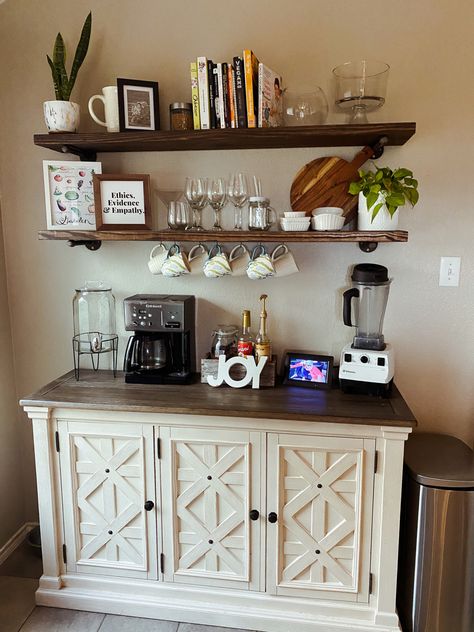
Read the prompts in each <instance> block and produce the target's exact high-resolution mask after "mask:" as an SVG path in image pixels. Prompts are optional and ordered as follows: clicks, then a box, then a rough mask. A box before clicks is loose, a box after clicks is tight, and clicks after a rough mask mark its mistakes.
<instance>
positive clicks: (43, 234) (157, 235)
mask: <svg viewBox="0 0 474 632" xmlns="http://www.w3.org/2000/svg"><path fill="white" fill-rule="evenodd" d="M38 236H39V239H52V240H68V241H72V242H74V241H81V242H82V241H89V242H90V241H167V242H169V241H177V242H183V241H187V242H189V241H192V242H196V243H198V242H200V241H201V242H214V241H219V242H221V243H224V242H236V243H239V242H241V241H242V242H253V243H255V242H256V243H259V242H277V241H282V242H288V243H289V242H299V243H303V244H306V243H314V242H331V243H332V242H337V243H344V242H346V243H354V242H358V243H361V242H369V243H391V242H404V241H408V232H406V231H404V230H395V231H385V232H384V231H358V230H351V231H349V230H335V231H313V230H311V231H305V232H300V231H294V232H293V231H291V232H290V231H288V232H286V231H268V232H267V231H265V232H258V231H221V232H216V231H212V230H206V231H202V232H190V231H173V230H161V231H145V230H140V231H138V230H135V231H122V230H121V231H118V230H117V231H89V230H82V231H81V230H74V231H72V230H71V231H66V230H42V231H40V232H39V233H38Z"/></svg>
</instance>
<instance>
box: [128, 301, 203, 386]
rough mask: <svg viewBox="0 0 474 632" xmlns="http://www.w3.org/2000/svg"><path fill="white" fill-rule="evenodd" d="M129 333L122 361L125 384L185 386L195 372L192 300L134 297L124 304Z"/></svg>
mask: <svg viewBox="0 0 474 632" xmlns="http://www.w3.org/2000/svg"><path fill="white" fill-rule="evenodd" d="M124 311H125V329H126V330H127V331H133V332H134V334H133V336H131V337H130V338H129V341H128V344H127V349H126V351H125V358H124V371H125V381H126V382H129V383H140V384H187V383H189V382H190V381H191V379H192V374H193V372H194V371H195V369H196V367H195V363H196V361H195V334H194V330H195V327H194V322H195V300H194V296H178V295H174V296H169V295H162V294H151V295H143V294H136V295H134V296H130V297H128V298H126V299H125V300H124Z"/></svg>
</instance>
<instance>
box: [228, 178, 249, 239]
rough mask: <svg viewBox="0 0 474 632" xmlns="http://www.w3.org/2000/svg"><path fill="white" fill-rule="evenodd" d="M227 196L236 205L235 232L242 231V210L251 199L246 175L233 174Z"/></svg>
mask: <svg viewBox="0 0 474 632" xmlns="http://www.w3.org/2000/svg"><path fill="white" fill-rule="evenodd" d="M227 196H228V198H229V200H230V201H231V202H232V204H233V205H234V230H242V208H243V206H244V205H245V204H246V203H247V201H248V199H249V185H248V181H247V176H246V175H245V173H233V174H232V175H231V176H230V179H229V187H228V189H227Z"/></svg>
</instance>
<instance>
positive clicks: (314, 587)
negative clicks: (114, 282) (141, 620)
mask: <svg viewBox="0 0 474 632" xmlns="http://www.w3.org/2000/svg"><path fill="white" fill-rule="evenodd" d="M217 254H218V253H217ZM254 259H255V258H254ZM250 261H252V260H250ZM248 265H250V263H249V262H247V266H248ZM150 270H151V271H152V266H151V267H150ZM351 278H352V287H350V288H348V289H347V290H346V292H345V293H344V298H343V300H344V303H343V318H344V322H345V324H346V325H348V326H350V327H354V328H355V336H354V340H353V343H352V344H348V345H346V346H345V347H344V348H343V349H341V355H340V358H333V357H331V356H327V355H321V354H318V353H316V352H313V351H311V349H305V350H297V349H296V350H291V349H288V350H285V352H284V353H283V357H281V358H278V357H277V356H276V355H275V354H274V352H273V349H272V330H271V328H269V327H268V312H271V309H272V308H271V305H272V298H271V294H269V295H267V294H261V295H260V312H259V316H258V327H256V328H255V332H254V330H253V328H252V320H251V311H250V310H249V309H246V308H245V309H243V311H242V314H241V317H242V322H241V325H236V324H218V323H203V322H200V321H199V297H196V296H192V295H180V294H135V295H132V296H129V297H127V298H125V299H124V300H123V305H122V306H117V307H120V309H118V310H116V305H115V299H114V296H113V294H112V291H111V288H110V287H108V286H106V285H104V284H102V283H97V284H92V283H89V284H86V285H85V286H83V287H82V288H79V289H78V290H76V293H75V296H74V300H73V314H74V337H73V354H74V366H75V370H74V371H71V372H70V373H67V374H66V375H64V376H62V377H61V378H59V379H57V380H55V381H54V382H52V383H50V384H48V385H47V386H45V387H44V388H42V389H40V390H39V391H38V392H36V393H34V394H32V395H30V396H28V397H25V398H24V399H23V400H22V401H21V404H22V405H23V407H24V410H25V411H26V413H27V414H28V416H29V417H30V419H31V421H32V424H33V433H34V442H35V453H36V470H37V482H38V489H39V490H40V493H39V511H40V520H41V535H42V541H43V564H44V574H43V576H42V577H41V579H40V586H39V589H38V591H37V593H36V598H37V603H38V604H41V605H45V606H56V607H66V608H77V609H83V610H84V609H85V610H87V609H88V610H95V611H100V612H107V613H115V614H127V615H130V616H140V617H150V618H159V619H167V620H177V621H189V622H194V623H207V624H209V623H211V624H212V625H217V626H219V625H223V626H225V625H229V621H231V622H232V625H234V626H238V627H240V628H244V629H252V630H256V629H257V630H262V631H268V632H274V631H275V630H277V631H280V632H284V631H286V630H288V629H289V628H290V627H292V626H298V629H301V630H303V631H307V632H314V631H316V630H318V631H320V632H336V631H340V630H360V631H361V632H362V631H364V632H366V631H368V630H373V631H377V632H382V631H383V632H388V631H391V632H395V631H396V630H397V631H398V630H399V623H398V616H397V613H396V608H395V596H396V568H397V554H398V547H397V543H398V523H399V515H400V496H401V481H402V466H403V451H404V442H405V440H406V439H407V438H408V435H409V433H410V432H411V430H412V428H413V427H414V426H415V425H416V421H415V418H414V416H413V414H412V413H411V411H410V409H409V407H408V406H407V404H406V403H405V401H404V400H403V397H402V396H401V394H400V392H399V391H398V390H397V388H396V386H395V385H394V383H393V376H394V374H396V372H395V365H394V352H393V349H392V348H391V346H390V345H389V344H387V343H385V341H384V336H383V333H382V325H383V318H384V314H385V308H386V305H387V300H388V291H389V287H390V282H391V279H390V278H389V274H388V270H387V269H386V268H385V267H384V266H380V265H377V264H358V265H355V266H354V267H353V270H352V273H351ZM116 311H118V313H119V314H122V315H123V324H124V328H125V330H126V332H127V333H128V336H129V337H128V341H127V343H126V349H125V351H124V353H123V356H122V357H120V354H119V352H118V335H117V327H116V322H115V314H116ZM236 320H237V319H236ZM254 320H255V314H254ZM204 327H207V328H208V330H209V331H208V333H209V337H210V339H211V334H212V341H211V344H210V347H209V350H208V353H207V355H206V357H204V358H199V357H197V355H196V331H197V328H199V329H200V330H202V329H203V328H204ZM86 358H89V359H90V363H89V364H88V367H87V368H86V367H85V365H86V362H85V360H86ZM118 359H120V361H122V360H123V366H122V368H123V371H120V370H119V368H120V367H118V366H117V363H118ZM106 361H109V364H110V366H111V367H112V370H107V369H106V370H104V369H103V366H104V365H105V366H106V365H107V364H106ZM81 364H82V366H81ZM100 364H102V367H101V366H100ZM199 371H200V373H199Z"/></svg>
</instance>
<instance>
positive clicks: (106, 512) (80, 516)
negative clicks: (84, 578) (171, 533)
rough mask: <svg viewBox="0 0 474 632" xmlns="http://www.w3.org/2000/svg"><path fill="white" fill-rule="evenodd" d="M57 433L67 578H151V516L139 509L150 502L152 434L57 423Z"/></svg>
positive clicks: (133, 428) (134, 428)
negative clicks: (76, 575) (75, 574)
mask: <svg viewBox="0 0 474 632" xmlns="http://www.w3.org/2000/svg"><path fill="white" fill-rule="evenodd" d="M58 429H59V437H60V454H59V456H60V467H61V483H62V487H63V495H62V497H63V499H64V502H65V506H64V523H65V525H64V526H65V536H66V537H65V544H66V552H67V570H68V572H87V573H97V574H111V575H112V574H113V575H115V574H118V575H122V576H128V577H136V578H140V577H142V578H147V579H153V578H156V577H157V564H156V559H157V558H156V509H154V510H152V511H145V509H144V504H145V500H153V501H154V499H155V492H154V489H155V485H154V480H153V467H152V463H153V428H152V427H151V426H149V425H147V426H142V425H140V424H129V425H125V424H120V425H116V424H107V423H81V422H66V421H61V422H58ZM147 462H149V465H148V468H147ZM147 469H148V470H151V474H150V472H147ZM147 479H148V480H147ZM68 501H69V504H68ZM155 505H156V503H155ZM149 566H150V568H149Z"/></svg>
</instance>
